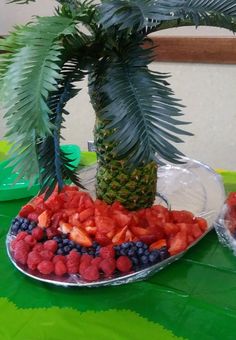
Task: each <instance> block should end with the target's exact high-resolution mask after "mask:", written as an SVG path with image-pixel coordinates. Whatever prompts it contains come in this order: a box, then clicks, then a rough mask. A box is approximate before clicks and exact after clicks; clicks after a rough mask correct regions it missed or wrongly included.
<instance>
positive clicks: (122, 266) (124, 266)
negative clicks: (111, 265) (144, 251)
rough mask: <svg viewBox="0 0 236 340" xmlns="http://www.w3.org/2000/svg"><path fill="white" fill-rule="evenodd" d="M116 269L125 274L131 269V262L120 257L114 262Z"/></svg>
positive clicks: (125, 257) (124, 257) (126, 258)
mask: <svg viewBox="0 0 236 340" xmlns="http://www.w3.org/2000/svg"><path fill="white" fill-rule="evenodd" d="M116 267H117V269H118V270H119V271H120V272H122V273H126V272H128V271H130V269H131V268H132V262H131V261H130V259H129V258H128V257H127V256H120V257H119V258H118V259H117V261H116Z"/></svg>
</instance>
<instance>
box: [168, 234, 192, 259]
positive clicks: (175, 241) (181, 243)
mask: <svg viewBox="0 0 236 340" xmlns="http://www.w3.org/2000/svg"><path fill="white" fill-rule="evenodd" d="M187 245H188V244H187V234H186V232H184V231H179V232H178V233H177V234H176V235H175V236H174V237H173V238H171V239H170V247H169V249H168V251H169V253H170V255H171V256H173V255H176V254H178V253H180V252H182V251H184V250H185V249H186V248H187Z"/></svg>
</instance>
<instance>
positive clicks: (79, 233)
mask: <svg viewBox="0 0 236 340" xmlns="http://www.w3.org/2000/svg"><path fill="white" fill-rule="evenodd" d="M70 239H71V240H72V241H74V242H75V243H78V244H80V245H81V246H83V247H91V246H92V244H93V242H92V239H91V238H90V237H89V235H88V234H87V233H86V231H85V230H83V229H82V228H80V227H73V229H72V230H71V232H70Z"/></svg>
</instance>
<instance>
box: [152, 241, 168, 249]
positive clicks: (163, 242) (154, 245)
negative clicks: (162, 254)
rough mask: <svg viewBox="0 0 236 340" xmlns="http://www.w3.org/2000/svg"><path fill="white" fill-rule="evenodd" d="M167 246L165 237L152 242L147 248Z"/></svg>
mask: <svg viewBox="0 0 236 340" xmlns="http://www.w3.org/2000/svg"><path fill="white" fill-rule="evenodd" d="M166 246H167V242H166V240H165V239H162V240H158V241H156V242H155V243H152V244H151V245H150V247H149V250H155V249H161V248H163V247H166Z"/></svg>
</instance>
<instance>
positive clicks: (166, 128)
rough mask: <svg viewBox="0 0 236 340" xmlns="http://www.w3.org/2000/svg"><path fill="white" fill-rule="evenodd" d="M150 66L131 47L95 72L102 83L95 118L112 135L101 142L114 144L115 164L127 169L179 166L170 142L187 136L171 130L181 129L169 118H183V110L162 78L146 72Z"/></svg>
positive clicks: (143, 53)
mask: <svg viewBox="0 0 236 340" xmlns="http://www.w3.org/2000/svg"><path fill="white" fill-rule="evenodd" d="M149 62H150V54H149V53H148V52H147V51H144V50H143V49H142V48H141V47H135V46H131V47H130V49H128V48H126V50H125V51H124V54H123V55H122V56H118V57H117V59H116V60H107V61H105V67H104V65H102V66H101V69H100V72H99V66H98V67H97V69H96V72H95V74H97V75H98V74H99V77H100V78H101V77H102V79H104V84H100V86H101V87H100V91H101V93H102V100H100V103H99V107H98V110H99V112H98V118H99V119H100V120H102V121H104V122H106V128H107V129H111V131H114V132H113V133H112V134H111V135H110V136H109V137H107V138H106V137H105V140H107V141H108V142H112V143H114V145H115V147H114V149H113V156H114V158H115V159H126V160H127V165H129V166H132V167H135V166H139V165H143V164H147V163H148V162H150V161H151V160H157V158H158V159H160V158H161V157H162V158H164V159H166V160H168V161H172V162H177V163H178V162H179V161H180V156H181V155H182V153H181V152H179V151H178V150H177V149H176V148H175V147H174V146H173V145H172V144H171V143H170V141H173V142H175V143H179V142H182V140H181V139H180V138H179V137H177V135H179V134H182V135H191V134H190V133H189V132H186V131H184V130H182V129H180V128H177V127H176V125H180V124H186V123H184V122H181V121H179V120H177V119H176V118H173V117H175V116H180V115H182V114H181V112H180V108H181V107H182V105H180V104H179V101H178V100H176V99H174V98H173V92H172V91H171V89H170V88H169V87H168V86H167V85H166V78H167V75H164V74H161V73H155V72H152V71H150V70H149V69H148V67H147V65H148V64H149ZM93 84H96V76H95V77H94V78H93V79H92V81H91V86H93ZM131 131H132V133H131ZM131 164H132V165H131Z"/></svg>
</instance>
